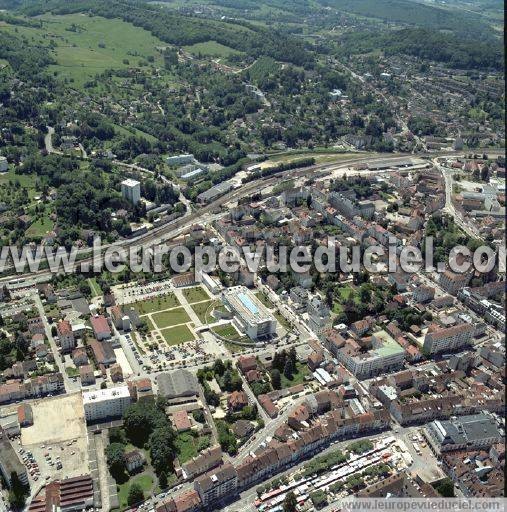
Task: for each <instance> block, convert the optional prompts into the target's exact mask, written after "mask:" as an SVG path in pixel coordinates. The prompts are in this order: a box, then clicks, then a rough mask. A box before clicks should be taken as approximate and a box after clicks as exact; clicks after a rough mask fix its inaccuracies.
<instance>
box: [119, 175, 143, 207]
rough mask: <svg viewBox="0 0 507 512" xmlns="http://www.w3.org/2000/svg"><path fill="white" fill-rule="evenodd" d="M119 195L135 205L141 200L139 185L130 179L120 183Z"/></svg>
mask: <svg viewBox="0 0 507 512" xmlns="http://www.w3.org/2000/svg"><path fill="white" fill-rule="evenodd" d="M121 195H122V197H123V198H124V199H126V200H127V201H129V202H131V203H132V204H137V203H138V202H139V201H140V200H141V183H139V182H138V181H136V180H133V179H130V178H129V179H126V180H125V181H122V182H121Z"/></svg>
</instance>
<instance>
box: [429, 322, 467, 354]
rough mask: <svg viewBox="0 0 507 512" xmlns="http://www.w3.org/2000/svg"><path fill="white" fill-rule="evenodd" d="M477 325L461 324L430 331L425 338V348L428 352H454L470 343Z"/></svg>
mask: <svg viewBox="0 0 507 512" xmlns="http://www.w3.org/2000/svg"><path fill="white" fill-rule="evenodd" d="M474 332H475V326H474V325H471V324H460V325H455V326H453V327H448V328H441V329H436V330H434V331H431V332H428V333H427V334H426V336H425V338H424V345H423V350H424V351H425V352H426V353H427V354H438V353H440V352H453V351H455V350H458V349H461V348H463V347H465V346H467V345H469V344H470V342H471V340H472V337H473V335H474Z"/></svg>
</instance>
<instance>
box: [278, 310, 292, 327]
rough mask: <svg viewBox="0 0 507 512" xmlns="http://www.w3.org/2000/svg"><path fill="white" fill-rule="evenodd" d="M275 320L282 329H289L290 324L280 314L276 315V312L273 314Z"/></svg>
mask: <svg viewBox="0 0 507 512" xmlns="http://www.w3.org/2000/svg"><path fill="white" fill-rule="evenodd" d="M275 318H276V319H277V320H278V323H279V324H280V325H281V326H282V327H283V328H284V329H287V330H288V329H290V323H289V321H288V320H287V319H286V318H285V317H284V316H283V315H282V314H281V313H278V311H277V312H276V313H275Z"/></svg>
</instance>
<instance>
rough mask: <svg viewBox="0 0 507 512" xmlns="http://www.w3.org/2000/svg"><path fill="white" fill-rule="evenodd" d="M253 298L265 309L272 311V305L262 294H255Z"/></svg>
mask: <svg viewBox="0 0 507 512" xmlns="http://www.w3.org/2000/svg"><path fill="white" fill-rule="evenodd" d="M255 296H256V297H257V298H258V299H259V300H260V302H262V304H264V305H265V306H266V307H267V308H269V309H272V308H273V307H274V306H273V303H272V302H271V301H270V300H269V299H268V296H267V295H266V294H265V293H264V292H256V293H255Z"/></svg>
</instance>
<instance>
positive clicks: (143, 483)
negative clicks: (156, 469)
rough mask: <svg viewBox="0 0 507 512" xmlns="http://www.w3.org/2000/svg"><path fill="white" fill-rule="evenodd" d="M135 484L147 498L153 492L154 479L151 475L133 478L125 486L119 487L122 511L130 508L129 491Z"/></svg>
mask: <svg viewBox="0 0 507 512" xmlns="http://www.w3.org/2000/svg"><path fill="white" fill-rule="evenodd" d="M134 482H135V483H136V484H138V485H139V486H140V487H141V489H142V490H143V491H144V495H145V497H146V494H147V493H149V492H150V491H151V488H152V487H153V477H152V476H151V475H149V474H140V475H138V476H136V477H134V478H131V479H130V480H128V481H127V482H125V483H124V484H121V485H119V486H118V487H119V490H118V499H119V501H120V508H121V509H122V510H123V509H125V508H127V507H128V503H127V498H128V494H129V489H130V486H131V485H132V484H133V483H134Z"/></svg>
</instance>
